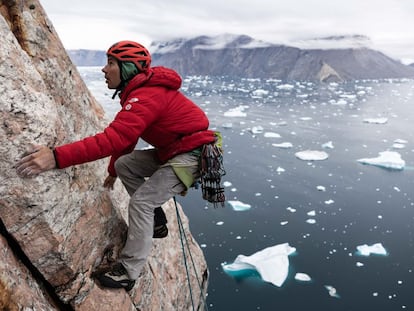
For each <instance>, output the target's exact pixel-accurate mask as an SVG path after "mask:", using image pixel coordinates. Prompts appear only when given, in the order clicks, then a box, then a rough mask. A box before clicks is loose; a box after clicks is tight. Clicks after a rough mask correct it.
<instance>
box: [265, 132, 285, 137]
mask: <svg viewBox="0 0 414 311" xmlns="http://www.w3.org/2000/svg"><path fill="white" fill-rule="evenodd" d="M264 137H266V138H280V137H281V136H280V134H278V133H273V132H266V133H264Z"/></svg>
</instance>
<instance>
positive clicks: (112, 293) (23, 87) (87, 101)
mask: <svg viewBox="0 0 414 311" xmlns="http://www.w3.org/2000/svg"><path fill="white" fill-rule="evenodd" d="M0 42H1V43H2V44H1V46H0V117H1V123H0V139H1V142H2V144H1V145H0V174H1V179H2V182H1V184H0V220H1V222H0V233H1V234H0V309H1V310H22V309H25V308H31V310H121V311H122V310H187V309H189V308H190V307H191V299H190V293H189V291H188V290H183V289H185V288H187V289H188V285H187V279H186V271H185V267H184V264H183V255H182V252H181V244H180V236H179V231H178V226H177V225H176V221H175V206H174V204H172V202H167V203H166V204H165V206H164V209H165V211H166V214H167V217H168V219H169V229H170V234H169V236H168V237H167V238H166V239H163V240H155V241H154V247H153V250H152V253H151V255H150V258H149V260H148V263H147V265H146V266H145V268H144V270H143V272H142V275H141V277H140V279H139V281H138V282H137V284H136V286H135V288H134V289H133V290H132V291H130V292H129V293H126V292H125V291H124V290H109V289H104V288H101V287H100V286H99V284H98V283H97V282H95V279H94V278H93V273H94V272H95V271H97V270H99V269H100V268H102V267H105V266H106V265H108V264H110V263H111V262H113V261H114V259H115V258H116V256H117V254H118V251H119V249H120V248H121V247H122V244H123V242H124V238H125V234H126V230H127V223H126V213H127V212H126V206H127V203H128V195H127V194H126V192H125V191H124V190H123V188H122V186H121V185H120V182H119V181H118V182H117V184H116V187H115V190H114V191H111V192H109V191H108V190H106V189H104V188H103V187H102V184H103V181H104V178H105V176H106V166H107V162H108V160H107V159H103V160H99V161H96V162H93V163H88V164H84V165H79V166H75V167H71V168H68V169H65V170H52V171H49V172H46V173H44V174H42V175H40V176H38V177H36V178H26V179H23V178H20V177H18V176H17V175H16V172H15V169H14V165H15V163H16V161H17V160H18V159H19V158H20V157H21V155H22V154H23V153H24V152H25V151H26V150H27V148H28V146H29V145H30V144H39V145H48V146H50V147H53V146H57V145H61V144H64V143H68V142H71V141H75V140H78V139H81V138H83V137H86V136H90V135H93V134H95V133H97V132H99V131H100V130H102V129H103V128H104V126H105V124H107V120H105V117H104V111H103V109H102V107H101V106H100V105H99V104H98V103H97V102H96V100H95V99H94V98H93V97H92V95H91V94H90V92H89V91H88V89H87V87H86V85H85V84H84V82H83V81H82V79H81V78H80V75H79V74H78V71H77V69H76V67H75V66H74V65H73V64H72V62H71V60H70V58H69V57H68V55H67V54H66V51H65V49H64V48H63V46H62V44H61V42H60V40H59V38H58V36H57V34H56V32H55V30H54V28H53V25H52V24H51V23H50V21H49V20H48V18H47V16H46V14H45V12H44V10H43V8H42V7H41V4H40V3H39V1H38V0H32V1H12V0H0ZM179 210H180V211H181V213H182V210H181V208H180V207H179ZM182 217H183V219H184V222H185V223H184V227H185V230H186V233H187V238H188V241H189V248H190V250H191V253H192V256H193V258H194V262H195V271H196V272H195V271H194V269H193V270H192V271H191V277H190V280H191V282H192V285H193V286H192V288H193V298H194V301H195V304H196V305H197V306H200V305H202V304H203V299H201V297H203V295H201V293H200V291H201V290H200V287H201V288H202V289H203V290H205V289H206V287H207V274H208V273H207V265H206V262H205V259H204V256H203V254H202V251H201V249H200V248H199V246H198V244H197V243H196V242H195V241H194V239H193V238H192V236H191V233H190V231H189V229H188V222H187V219H186V218H185V216H182ZM196 273H197V274H198V277H199V282H200V284H201V286H198V281H197V280H196V277H195V274H196Z"/></svg>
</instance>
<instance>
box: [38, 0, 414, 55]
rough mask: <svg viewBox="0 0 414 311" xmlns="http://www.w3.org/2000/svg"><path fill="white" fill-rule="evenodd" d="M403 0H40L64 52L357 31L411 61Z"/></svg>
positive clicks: (409, 10) (409, 20) (410, 14)
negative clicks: (120, 44)
mask: <svg viewBox="0 0 414 311" xmlns="http://www.w3.org/2000/svg"><path fill="white" fill-rule="evenodd" d="M411 2H412V1H402V0H364V1H360V0H347V1H338V0H313V1H308V0H289V1H285V0H255V1H251V0H249V1H247V0H226V1H223V0H210V1H200V2H198V1H197V2H195V1H192V0H177V1H168V0H153V1H145V2H144V1H135V0H118V1H117V2H112V3H111V2H106V1H101V0H71V1H70V5H68V6H62V5H61V4H59V3H57V1H55V0H43V1H42V2H41V3H42V5H43V6H44V8H45V10H46V12H47V14H48V15H49V17H50V19H51V20H52V22H53V24H54V25H55V28H56V30H57V31H58V33H59V35H60V37H61V39H62V41H63V43H64V45H65V46H66V47H67V48H93V47H95V48H97V49H106V48H107V47H108V46H109V45H111V44H112V43H113V42H115V41H118V40H122V39H132V40H136V41H140V42H141V43H143V44H145V45H149V44H150V43H151V42H152V41H159V40H167V39H173V38H178V37H189V36H197V35H218V34H223V33H234V34H246V35H250V36H252V37H254V38H255V39H259V40H264V41H268V42H273V43H281V44H289V43H294V42H296V41H303V40H306V39H313V38H318V37H326V36H331V35H350V34H361V35H366V36H368V37H370V38H371V40H372V42H373V48H376V47H377V48H378V49H380V50H382V51H383V52H385V53H387V54H392V55H391V56H392V57H395V58H409V57H411V58H414V50H413V49H412V44H410V43H409V42H413V41H414V37H413V34H411V29H414V2H413V3H411Z"/></svg>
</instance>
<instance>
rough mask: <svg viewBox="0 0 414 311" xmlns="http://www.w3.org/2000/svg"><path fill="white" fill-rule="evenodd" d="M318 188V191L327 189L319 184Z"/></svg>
mask: <svg viewBox="0 0 414 311" xmlns="http://www.w3.org/2000/svg"><path fill="white" fill-rule="evenodd" d="M316 189H318V191H326V188H325V187H324V186H317V187H316Z"/></svg>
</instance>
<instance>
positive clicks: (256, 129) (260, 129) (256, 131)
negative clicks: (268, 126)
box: [250, 125, 264, 134]
mask: <svg viewBox="0 0 414 311" xmlns="http://www.w3.org/2000/svg"><path fill="white" fill-rule="evenodd" d="M263 130H264V128H263V126H261V125H258V126H253V127H252V129H251V130H250V131H251V132H252V133H253V134H260V133H263Z"/></svg>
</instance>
